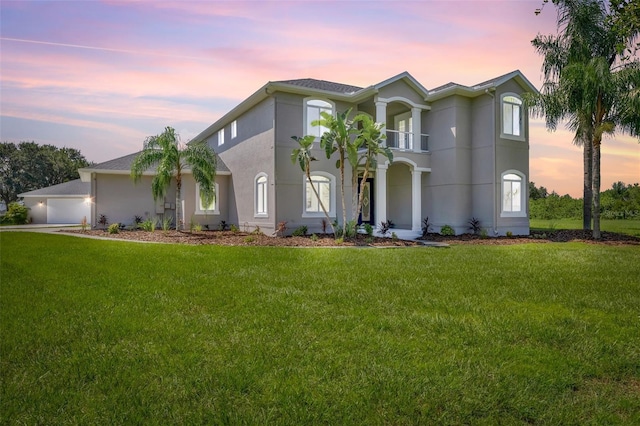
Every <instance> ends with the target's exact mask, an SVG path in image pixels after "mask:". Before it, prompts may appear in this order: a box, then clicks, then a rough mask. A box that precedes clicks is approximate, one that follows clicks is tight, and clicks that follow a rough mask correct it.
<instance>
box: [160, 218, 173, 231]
mask: <svg viewBox="0 0 640 426" xmlns="http://www.w3.org/2000/svg"><path fill="white" fill-rule="evenodd" d="M171 222H172V220H171V218H170V217H163V218H162V230H163V231H165V232H167V231H168V230H169V229H171Z"/></svg>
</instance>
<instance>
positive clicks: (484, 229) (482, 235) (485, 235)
mask: <svg viewBox="0 0 640 426" xmlns="http://www.w3.org/2000/svg"><path fill="white" fill-rule="evenodd" d="M507 234H508V232H507ZM488 237H489V233H488V232H487V229H486V228H482V230H480V238H482V239H483V240H484V239H486V238H488Z"/></svg>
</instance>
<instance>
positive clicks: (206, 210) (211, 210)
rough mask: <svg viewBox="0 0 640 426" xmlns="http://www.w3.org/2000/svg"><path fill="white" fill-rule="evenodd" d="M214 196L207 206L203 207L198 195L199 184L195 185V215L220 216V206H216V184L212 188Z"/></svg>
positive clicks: (200, 197) (202, 201)
mask: <svg viewBox="0 0 640 426" xmlns="http://www.w3.org/2000/svg"><path fill="white" fill-rule="evenodd" d="M214 190H215V195H214V196H213V200H212V201H211V203H209V205H205V203H204V200H203V199H202V196H201V195H200V184H199V183H196V200H197V201H196V212H195V214H220V206H219V204H218V184H217V183H215V186H214Z"/></svg>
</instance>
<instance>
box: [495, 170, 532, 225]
mask: <svg viewBox="0 0 640 426" xmlns="http://www.w3.org/2000/svg"><path fill="white" fill-rule="evenodd" d="M509 174H513V175H516V176H518V177H519V178H520V211H517V212H505V211H504V197H505V194H504V177H505V176H506V175H509ZM527 187H528V182H527V177H526V176H525V175H524V173H522V172H521V171H519V170H514V169H510V170H505V171H504V172H502V173H501V174H500V217H527Z"/></svg>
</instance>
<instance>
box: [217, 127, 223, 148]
mask: <svg viewBox="0 0 640 426" xmlns="http://www.w3.org/2000/svg"><path fill="white" fill-rule="evenodd" d="M220 145H224V129H220V130H218V146H220Z"/></svg>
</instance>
